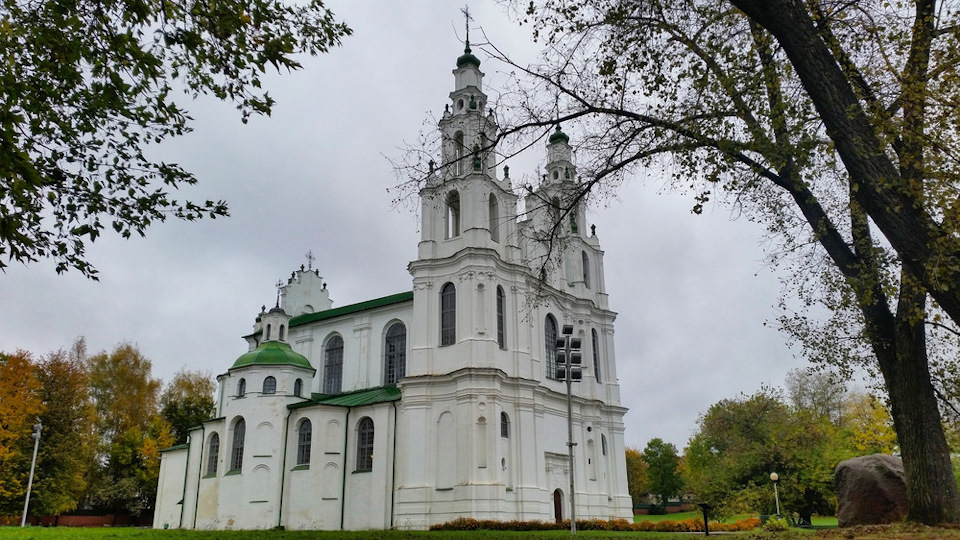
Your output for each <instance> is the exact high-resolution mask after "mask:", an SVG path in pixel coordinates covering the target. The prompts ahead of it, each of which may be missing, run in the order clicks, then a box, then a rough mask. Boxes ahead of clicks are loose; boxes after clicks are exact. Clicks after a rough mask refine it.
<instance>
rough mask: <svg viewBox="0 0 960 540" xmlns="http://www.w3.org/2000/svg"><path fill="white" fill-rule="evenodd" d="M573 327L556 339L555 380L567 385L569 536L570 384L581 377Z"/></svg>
mask: <svg viewBox="0 0 960 540" xmlns="http://www.w3.org/2000/svg"><path fill="white" fill-rule="evenodd" d="M572 334H573V325H570V324H565V325H563V335H562V336H561V337H558V338H557V362H556V369H557V373H556V376H557V379H558V380H561V381H565V382H566V383H567V456H568V457H569V459H570V534H571V535H573V534H577V507H576V504H577V499H576V494H575V492H574V485H573V476H574V474H573V447H574V446H576V445H577V443H575V442H573V398H572V396H571V387H570V385H571V383H573V382H579V381H580V380H581V378H582V377H583V369H582V367H581V358H582V355H581V354H580V347H581V340H580V338H575V337H572Z"/></svg>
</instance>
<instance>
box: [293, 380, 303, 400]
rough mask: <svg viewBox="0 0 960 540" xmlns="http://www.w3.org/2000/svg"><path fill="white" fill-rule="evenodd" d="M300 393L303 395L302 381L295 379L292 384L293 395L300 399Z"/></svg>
mask: <svg viewBox="0 0 960 540" xmlns="http://www.w3.org/2000/svg"><path fill="white" fill-rule="evenodd" d="M302 393H303V381H302V380H301V379H297V380H296V381H294V383H293V395H295V396H297V397H300V394H302Z"/></svg>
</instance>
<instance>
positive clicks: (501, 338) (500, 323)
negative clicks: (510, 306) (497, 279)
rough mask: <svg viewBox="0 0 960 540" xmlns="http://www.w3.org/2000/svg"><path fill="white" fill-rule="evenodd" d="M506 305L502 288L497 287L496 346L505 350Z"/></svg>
mask: <svg viewBox="0 0 960 540" xmlns="http://www.w3.org/2000/svg"><path fill="white" fill-rule="evenodd" d="M506 303H507V299H506V298H505V297H504V294H503V287H501V286H499V285H497V345H499V346H500V348H501V349H506V348H507V321H506V311H507V310H506V305H505V304H506Z"/></svg>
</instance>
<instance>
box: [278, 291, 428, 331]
mask: <svg viewBox="0 0 960 540" xmlns="http://www.w3.org/2000/svg"><path fill="white" fill-rule="evenodd" d="M412 300H413V291H408V292H402V293H397V294H391V295H390V296H384V297H383V298H374V299H373V300H367V301H366V302H359V303H357V304H350V305H349V306H343V307H338V308H334V309H328V310H325V311H318V312H316V313H305V314H303V315H297V316H296V317H294V318H292V319H290V326H291V327H293V326H299V325H301V324H307V323H312V322H316V321H323V320H326V319H332V318H334V317H339V316H341V315H349V314H350V313H357V312H358V311H366V310H368V309H374V308H378V307H383V306H389V305H391V304H399V303H402V302H410V301H412Z"/></svg>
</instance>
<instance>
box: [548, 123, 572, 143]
mask: <svg viewBox="0 0 960 540" xmlns="http://www.w3.org/2000/svg"><path fill="white" fill-rule="evenodd" d="M549 142H550V144H553V143H556V142H565V143H568V142H570V137H568V136H567V134H566V133H564V132H562V131H560V124H557V130H556V131H554V132H553V135H550V139H549Z"/></svg>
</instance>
